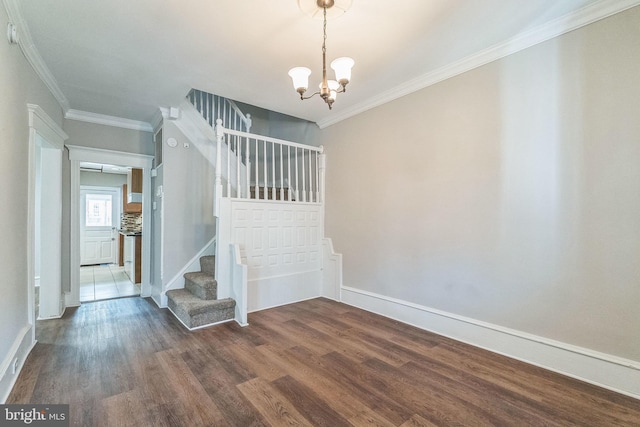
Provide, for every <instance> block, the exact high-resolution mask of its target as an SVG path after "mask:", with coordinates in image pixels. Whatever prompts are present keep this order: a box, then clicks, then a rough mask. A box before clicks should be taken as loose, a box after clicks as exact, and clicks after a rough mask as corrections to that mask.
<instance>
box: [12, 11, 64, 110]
mask: <svg viewBox="0 0 640 427" xmlns="http://www.w3.org/2000/svg"><path fill="white" fill-rule="evenodd" d="M3 3H4V6H5V9H6V10H7V15H9V20H10V21H11V22H12V23H13V24H14V25H15V26H16V28H17V31H18V45H19V46H20V49H21V50H22V53H23V54H24V56H25V57H26V58H27V61H28V62H29V64H31V67H32V68H33V70H34V71H35V72H36V74H37V75H38V77H40V80H42V82H43V83H44V84H45V86H47V88H48V89H49V90H50V91H51V94H52V95H53V96H54V97H55V98H56V100H57V101H58V103H59V104H60V106H61V107H62V109H63V110H64V111H65V112H66V111H67V110H69V108H70V105H69V100H68V99H67V97H66V96H65V95H64V93H63V92H62V90H61V89H60V86H58V82H57V81H56V79H55V77H53V74H51V71H50V70H49V67H47V64H45V62H44V60H43V59H42V56H40V52H38V49H36V47H35V45H34V44H33V39H32V38H31V32H30V31H29V26H28V25H27V23H26V21H25V20H24V18H23V17H22V12H21V10H20V0H3Z"/></svg>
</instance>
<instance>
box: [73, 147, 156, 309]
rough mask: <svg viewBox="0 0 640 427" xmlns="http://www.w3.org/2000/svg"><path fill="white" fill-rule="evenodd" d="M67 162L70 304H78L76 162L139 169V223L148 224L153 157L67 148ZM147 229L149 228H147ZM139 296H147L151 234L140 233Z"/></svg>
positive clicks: (78, 211)
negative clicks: (140, 176) (140, 278)
mask: <svg viewBox="0 0 640 427" xmlns="http://www.w3.org/2000/svg"><path fill="white" fill-rule="evenodd" d="M66 147H67V148H68V149H69V160H70V161H71V189H70V206H71V208H70V216H71V224H70V229H69V233H70V236H71V237H70V244H69V246H70V257H69V264H70V265H69V268H70V270H69V271H70V280H69V281H70V284H71V291H70V294H68V295H65V299H66V301H67V302H68V303H70V305H80V162H93V163H108V164H113V165H122V166H129V167H133V168H139V169H142V181H143V182H142V198H143V201H142V223H143V224H147V227H149V225H150V224H151V193H152V192H153V191H152V188H151V166H152V162H153V156H150V155H146V154H137V153H127V152H122V151H112V150H104V149H99V148H89V147H80V146H76V145H67V146H66ZM149 228H150V227H149ZM140 296H141V297H148V296H151V231H150V230H148V231H147V232H143V233H142V283H141V285H140Z"/></svg>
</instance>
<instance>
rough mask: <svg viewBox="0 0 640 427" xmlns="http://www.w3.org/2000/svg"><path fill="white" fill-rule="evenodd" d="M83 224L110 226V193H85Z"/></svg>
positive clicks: (111, 222) (111, 201) (111, 219)
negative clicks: (85, 206)
mask: <svg viewBox="0 0 640 427" xmlns="http://www.w3.org/2000/svg"><path fill="white" fill-rule="evenodd" d="M86 200H87V208H86V212H85V224H86V226H87V227H111V226H112V224H113V218H112V209H111V207H112V203H113V200H112V196H111V195H110V194H87V199H86Z"/></svg>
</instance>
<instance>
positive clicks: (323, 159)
mask: <svg viewBox="0 0 640 427" xmlns="http://www.w3.org/2000/svg"><path fill="white" fill-rule="evenodd" d="M318 163H319V165H318V170H319V172H320V182H319V183H318V184H319V185H320V202H321V203H324V188H325V186H324V177H325V170H326V168H327V155H326V154H324V147H323V146H322V145H321V146H320V156H319V162H318Z"/></svg>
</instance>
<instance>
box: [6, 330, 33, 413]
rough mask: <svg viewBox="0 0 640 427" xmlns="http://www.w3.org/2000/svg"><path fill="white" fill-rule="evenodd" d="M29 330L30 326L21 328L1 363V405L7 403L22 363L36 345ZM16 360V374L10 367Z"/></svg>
mask: <svg viewBox="0 0 640 427" xmlns="http://www.w3.org/2000/svg"><path fill="white" fill-rule="evenodd" d="M31 328H32V325H26V326H24V327H23V328H22V330H21V331H20V333H19V334H18V336H17V337H16V339H15V341H14V342H13V345H12V346H11V349H10V350H9V354H7V356H6V357H5V359H4V360H3V361H2V365H0V403H2V404H4V403H5V402H6V401H7V398H8V397H9V393H11V389H12V388H13V386H14V384H15V383H16V380H17V379H18V375H20V371H21V370H22V367H23V366H24V361H25V360H26V359H27V356H28V355H29V353H30V352H31V349H32V348H33V346H34V345H35V344H36V342H35V341H34V340H33V339H32V333H31ZM16 359H18V366H17V369H16V372H15V373H13V372H12V370H11V365H12V363H13V361H14V360H16Z"/></svg>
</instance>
